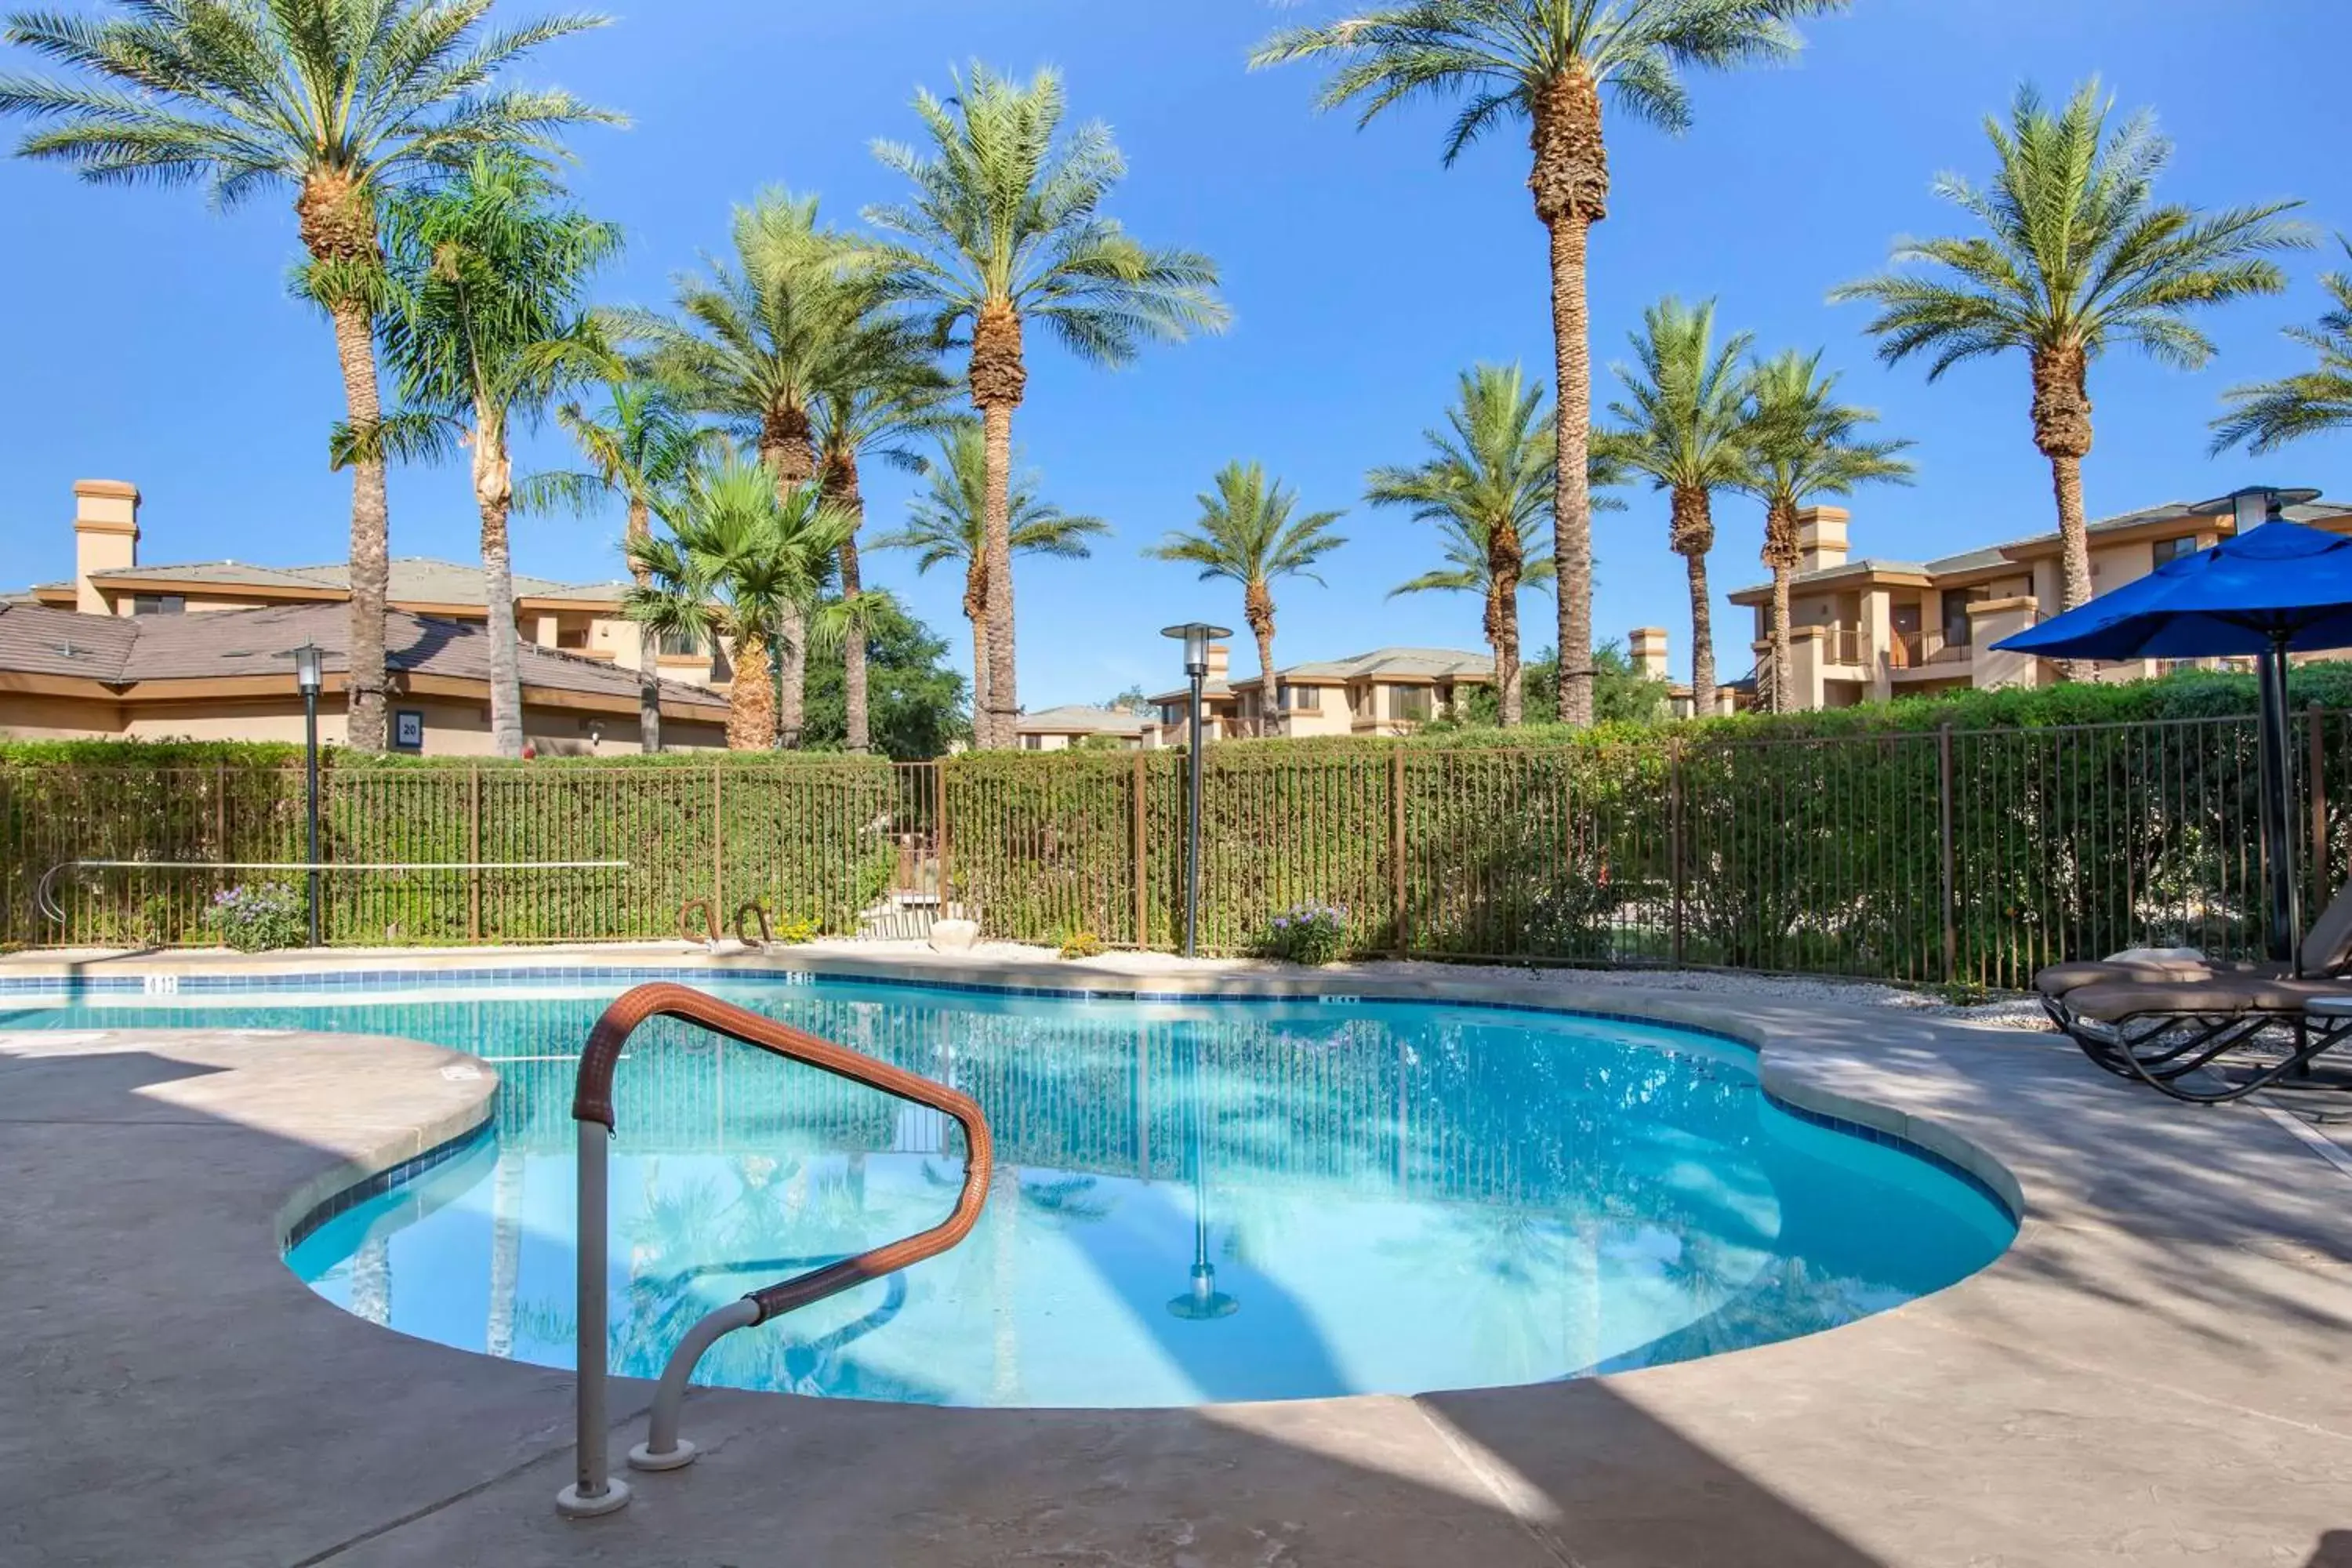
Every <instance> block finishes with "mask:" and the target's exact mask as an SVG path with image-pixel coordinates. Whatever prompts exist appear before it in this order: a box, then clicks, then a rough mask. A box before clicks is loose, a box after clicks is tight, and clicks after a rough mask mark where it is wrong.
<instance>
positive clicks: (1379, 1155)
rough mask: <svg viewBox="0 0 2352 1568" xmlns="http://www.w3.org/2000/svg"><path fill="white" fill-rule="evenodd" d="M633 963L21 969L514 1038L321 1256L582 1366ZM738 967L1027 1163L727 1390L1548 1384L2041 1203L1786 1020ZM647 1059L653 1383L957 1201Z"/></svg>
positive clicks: (1964, 1268)
mask: <svg viewBox="0 0 2352 1568" xmlns="http://www.w3.org/2000/svg"><path fill="white" fill-rule="evenodd" d="M623 988H624V987H623V984H621V983H619V982H617V981H615V982H613V983H610V984H593V985H572V986H560V985H552V984H530V983H527V982H518V981H517V980H516V979H514V978H512V977H506V978H501V979H499V980H497V981H495V982H490V983H487V984H472V983H466V982H462V981H457V980H454V979H453V980H451V981H450V982H449V983H448V984H446V986H444V988H442V989H439V990H436V991H434V992H430V993H423V992H405V991H403V992H387V993H383V994H372V993H369V992H365V991H353V992H350V993H348V994H301V993H295V992H283V993H281V992H267V993H256V994H234V993H226V994H191V995H186V996H184V997H183V998H181V999H179V1000H176V1001H159V1000H150V999H145V998H140V997H127V998H121V999H120V1000H118V999H116V998H113V997H110V996H96V997H88V998H82V999H78V1000H75V1001H73V1002H71V1003H69V1004H67V1005H15V1003H14V1002H13V1001H12V1000H11V999H7V998H0V1029H17V1028H79V1029H89V1028H138V1027H157V1026H182V1027H216V1028H242V1029H283V1028H325V1029H336V1030H345V1031H360V1032H366V1033H375V1034H391V1035H399V1036H405V1037H412V1038H417V1039H424V1040H429V1041H432V1042H434V1043H436V1044H439V1045H443V1046H447V1047H452V1048H454V1049H457V1050H462V1051H467V1052H470V1053H472V1054H473V1055H476V1056H478V1057H480V1058H484V1059H486V1060H488V1061H489V1062H491V1063H493V1064H495V1065H496V1066H497V1068H498V1070H499V1077H500V1090H499V1100H498V1104H497V1109H496V1115H495V1118H494V1121H493V1123H492V1125H491V1126H490V1128H489V1129H488V1130H486V1131H485V1133H484V1135H483V1136H481V1137H479V1138H478V1139H476V1140H474V1141H472V1142H469V1143H467V1144H465V1145H463V1146H461V1147H458V1148H457V1149H455V1150H453V1151H452V1152H450V1155H449V1157H448V1158H447V1159H446V1160H445V1161H443V1162H442V1163H439V1164H437V1165H436V1166H434V1167H433V1168H432V1169H430V1170H428V1171H425V1173H422V1174H421V1175H418V1176H416V1177H415V1178H413V1179H411V1180H409V1181H408V1182H406V1183H404V1184H401V1185H398V1186H395V1187H393V1188H392V1189H390V1190H389V1191H386V1192H383V1193H382V1194H377V1195H374V1196H373V1197H370V1198H368V1199H367V1200H366V1201H365V1202H363V1203H362V1204H360V1205H358V1206H357V1207H354V1208H351V1209H349V1210H347V1211H345V1212H343V1213H341V1214H338V1215H334V1216H333V1217H331V1218H329V1219H326V1220H325V1221H324V1222H323V1223H321V1224H320V1225H318V1226H316V1228H314V1229H312V1230H310V1232H309V1234H307V1235H305V1236H303V1237H301V1238H300V1239H299V1241H298V1243H297V1244H296V1245H295V1246H294V1247H293V1248H292V1250H291V1251H290V1252H289V1255H288V1259H287V1261H288V1263H289V1266H290V1267H291V1268H293V1269H294V1270H295V1272H296V1273H297V1274H299V1276H300V1277H301V1278H302V1279H305V1280H307V1281H308V1282H309V1283H310V1286H311V1288H312V1289H315V1290H317V1291H318V1292H319V1293H320V1295H321V1296H323V1297H325V1298H326V1299H328V1300H331V1301H333V1302H335V1303H336V1304H338V1305H339V1306H341V1307H343V1308H345V1309H346V1310H351V1311H353V1312H355V1313H358V1314H359V1315H361V1316H362V1317H365V1318H368V1319H370V1320H372V1321H376V1322H379V1323H383V1324H384V1325H386V1326H388V1327H391V1328H393V1329H394V1330H397V1331H402V1332H404V1333H409V1334H415V1335H417V1336H420V1337H423V1338H425V1339H429V1340H434V1341H438V1342H443V1343H446V1344H451V1345H455V1346H458V1347H460V1348H463V1349H467V1350H471V1351H476V1352H486V1353H488V1354H491V1355H496V1356H504V1357H510V1358H513V1359H517V1360H521V1361H527V1362H531V1363H540V1364H545V1365H554V1366H569V1365H570V1364H572V1300H573V1283H572V1269H573V1255H572V1234H573V1201H574V1193H573V1187H572V1180H573V1167H572V1121H571V1119H570V1095H571V1089H572V1073H573V1066H574V1061H575V1059H576V1055H577V1052H578V1049H579V1046H580V1042H581V1039H582V1037H583V1035H584V1033H585V1032H586V1029H587V1026H588V1024H589V1023H590V1021H591V1020H593V1017H594V1016H595V1015H596V1014H597V1013H598V1012H599V1011H600V1010H601V1009H602V1007H603V1005H604V1003H605V1002H606V1001H608V1000H609V999H610V998H611V996H612V995H614V994H617V993H618V992H619V991H620V990H621V989H623ZM709 989H710V990H711V991H713V992H714V993H715V994H719V995H721V996H723V997H725V998H726V999H728V1000H730V1001H733V1002H736V1003H738V1004H740V1005H745V1006H749V1007H751V1008H753V1009H755V1010H757V1011H759V1012H761V1013H765V1014H768V1015H770V1016H774V1017H778V1018H782V1019H784V1020H786V1021H788V1022H790V1023H793V1024H795V1025H797V1026H801V1027H803V1028H805V1029H809V1030H811V1031H813V1032H814V1033H817V1034H820V1035H823V1036H824V1037H828V1038H832V1039H835V1040H839V1041H842V1042H843V1043H845V1044H847V1045H850V1046H854V1047H857V1048H858V1049H861V1050H864V1051H866V1052H869V1053H871V1054H873V1055H875V1056H878V1057H881V1058H885V1059H887V1060H890V1061H893V1062H896V1063H898V1064H899V1065H901V1066H903V1067H907V1068H911V1069H913V1070H915V1071H918V1072H921V1073H923V1074H925V1075H926V1076H929V1077H931V1078H934V1079H940V1081H943V1082H947V1083H950V1084H952V1085H954V1086H956V1087H958V1088H960V1089H963V1090H965V1091H966V1092H967V1093H969V1094H971V1095H972V1096H973V1097H974V1098H975V1099H977V1100H979V1101H980V1103H981V1104H982V1107H983V1109H985V1110H986V1111H987V1112H988V1115H989V1119H990V1122H991V1126H992V1130H993V1132H994V1135H995V1139H996V1143H997V1156H998V1161H999V1169H998V1173H997V1176H996V1180H995V1184H994V1188H993V1190H992V1194H991V1200H990V1204H989V1208H988V1212H987V1213H986V1214H985V1215H983V1216H982V1220H981V1223H980V1226H979V1228H978V1229H977V1230H976V1231H975V1232H974V1233H973V1235H972V1236H971V1238H970V1239H969V1240H967V1241H966V1242H965V1243H964V1245H963V1246H962V1247H959V1248H958V1249H957V1250H955V1251H954V1252H951V1253H950V1254H948V1255H947V1256H945V1257H942V1258H937V1259H934V1260H932V1261H930V1262H928V1263H925V1264H921V1265H919V1266H917V1267H916V1268H912V1269H909V1270H908V1271H907V1272H906V1273H904V1274H902V1275H900V1276H897V1277H894V1278H892V1279H888V1280H884V1281H877V1282H876V1283H873V1284H870V1285H867V1286H865V1287H861V1288H860V1289H857V1290H855V1291H852V1292H850V1293H848V1294H846V1295H844V1296H841V1297H838V1298H835V1300H830V1301H827V1302H824V1303H822V1304H820V1305H819V1306H816V1307H814V1308H812V1309H810V1310H806V1311H803V1312H802V1313H799V1314H795V1315H793V1316H792V1317H790V1318H787V1319H784V1320H782V1321H778V1322H776V1323H772V1324H770V1325H767V1326H765V1327H763V1328H761V1329H757V1330H753V1331H746V1332H742V1333H738V1334H735V1335H732V1336H730V1337H729V1338H728V1339H726V1340H724V1341H722V1342H720V1343H719V1345H718V1347H717V1348H716V1349H715V1350H714V1351H713V1352H712V1353H711V1354H710V1356H709V1357H708V1358H707V1359H706V1360H705V1361H704V1362H703V1363H702V1366H701V1369H700V1372H699V1373H698V1381H701V1382H706V1383H715V1384H728V1385H732V1386H738V1387H747V1388H761V1389H779V1390H789V1391H793V1392H797V1393H804V1394H824V1395H830V1396H837V1397H851V1398H868V1399H888V1400H901V1401H912V1402H921V1403H933V1404H951V1405H1028V1406H1070V1405H1078V1406H1104V1405H1194V1404H1200V1403H1204V1402H1211V1401H1223V1400H1239V1399H1288V1398H1306V1397H1314V1396H1321V1395H1331V1394H1364V1393H1420V1392H1426V1391H1431V1390H1435V1389H1444V1388H1465V1387H1475V1386H1488V1385H1495V1384H1520V1383H1529V1382H1537V1381H1542V1380H1547V1379H1553V1378H1559V1377H1568V1376H1575V1375H1579V1374H1582V1373H1593V1372H1602V1371H1613V1370H1619V1369H1623V1368H1630V1367H1636V1366H1643V1365H1648V1364H1654V1363H1662V1362H1669V1361H1677V1360H1684V1359H1687V1358H1690V1357H1693V1356H1699V1355H1706V1354H1710V1353H1714V1352H1720V1351H1726V1350H1732V1349H1738V1348H1741V1347H1744V1346H1748V1345H1754V1344H1759V1343H1764V1342H1769V1341H1773V1340H1779V1339H1785V1338H1789V1337H1791V1336H1794V1335H1798V1334H1803V1333H1810V1332H1813V1331H1818V1330H1822V1329H1826V1328H1831V1327H1834V1326H1836V1325H1838V1324H1841V1323H1844V1322H1848V1321H1853V1320H1854V1319H1856V1318H1860V1317H1863V1316H1865V1315H1867V1314H1869V1313H1872V1312H1875V1311H1880V1310H1885V1309H1887V1308H1890V1307H1893V1306H1895V1305H1898V1304H1900V1303H1901V1302H1904V1301H1906V1300H1912V1299H1914V1298H1916V1297H1917V1296H1919V1295H1922V1294H1925V1293H1927V1292H1929V1291H1932V1290H1936V1289H1941V1288H1943V1287H1944V1286H1947V1285H1949V1284H1951V1283H1954V1282H1955V1281H1957V1280H1958V1279H1962V1278H1964V1277H1966V1276H1967V1275H1969V1274H1970V1273H1972V1272H1974V1271H1975V1270H1976V1269H1978V1268H1982V1267H1983V1266H1984V1265H1986V1264H1987V1263H1989V1262H1990V1261H1991V1260H1992V1259H1993V1258H1996V1257H1998V1256H1999V1255H2000V1252H2001V1250H2002V1249H2003V1248H2005V1247H2007V1246H2008V1245H2009V1243H2010V1241H2011V1239H2012V1238H2013V1237H2014V1234H2015V1226H2014V1224H2013V1222H2012V1221H2011V1217H2010V1216H2009V1215H2008V1214H2007V1212H2006V1211H2005V1210H2004V1209H2003V1208H2002V1207H2001V1205H2000V1203H1999V1202H1998V1201H1997V1200H1996V1199H1995V1198H1994V1197H1993V1196H1992V1195H1991V1194H1990V1193H1989V1192H1987V1191H1986V1190H1985V1189H1984V1188H1983V1187H1982V1186H1981V1185H1980V1184H1977V1183H1975V1182H1974V1181H1972V1180H1971V1179H1969V1178H1968V1177H1966V1176H1964V1175H1962V1174H1961V1173H1958V1172H1957V1171H1956V1170H1953V1169H1952V1168H1949V1167H1948V1166H1945V1165H1943V1164H1942V1163H1938V1162H1936V1161H1934V1160H1932V1159H1930V1158H1928V1157H1926V1156H1924V1155H1922V1154H1920V1153H1919V1152H1916V1151H1912V1150H1908V1149H1906V1148H1900V1147H1894V1146H1889V1145H1888V1144H1886V1143H1885V1142H1873V1141H1871V1140H1869V1139H1866V1138H1864V1137H1861V1136H1857V1135H1855V1134H1854V1133H1853V1132H1852V1131H1843V1130H1840V1129H1839V1128H1837V1127H1834V1126H1831V1125H1824V1124H1822V1122H1821V1121H1818V1120H1817V1119H1813V1118H1810V1117H1808V1116H1805V1115H1801V1114H1799V1113H1795V1112H1792V1111H1790V1110H1787V1109H1785V1108H1783V1107H1781V1106H1780V1105H1778V1104H1776V1103H1774V1102H1773V1101H1771V1100H1769V1099H1768V1098H1767V1097H1766V1096H1765V1095H1764V1094H1763V1093H1762V1092H1761V1090H1760V1089H1759V1085H1758V1082H1757V1078H1756V1071H1755V1058H1754V1054H1753V1052H1752V1051H1750V1050H1749V1049H1748V1048H1747V1047H1743V1046H1740V1045H1738V1044H1735V1043H1733V1042H1730V1041H1728V1040H1725V1039H1719V1038H1717V1037H1710V1036H1707V1035H1705V1034H1701V1033H1696V1032H1693V1031H1687V1030H1680V1029H1674V1028H1668V1027H1664V1026H1656V1025H1651V1024H1644V1023H1637V1022H1631V1021H1624V1020H1617V1019H1603V1018H1591V1017H1581V1016H1568V1015H1559V1014H1549V1013H1538V1012H1530V1011H1524V1010H1505V1009H1500V1008H1484V1007H1475V1006H1462V1005H1438V1004H1399V1003H1381V1002H1353V1001H1347V1000H1339V1001H1327V1002H1175V1001H1168V1002H1152V1001H1126V1000H1079V999H1070V998H1060V997H1054V996H1050V995H1041V994H1017V993H1000V994H992V993H985V992H976V991H956V990H946V989H932V988H926V987H919V986H907V985H898V984H866V983H861V982H850V981H837V980H832V979H822V980H817V981H815V982H814V983H808V984H772V983H736V982H720V983H718V984H711V985H709ZM617 1089H618V1099H617V1110H618V1117H617V1121H618V1130H617V1136H616V1139H615V1142H614V1159H613V1170H612V1194H613V1205H612V1206H613V1212H612V1216H611V1255H612V1258H613V1268H612V1275H611V1312H612V1321H613V1324H614V1333H613V1346H612V1354H611V1358H610V1360H611V1364H612V1366H613V1369H614V1371H615V1372H618V1373H624V1374H627V1375H634V1376H648V1377H649V1376H653V1375H655V1374H656V1373H658V1372H659V1370H660V1367H661V1364H662V1362H663V1360H664V1359H665V1358H666V1357H667V1354H668V1352H669V1350H670V1349H671V1347H672V1346H673V1345H674V1344H675V1343H676V1342H677V1338H678V1336H679V1335H680V1334H681V1333H682V1332H683V1331H684V1330H685V1329H686V1327H687V1326H688V1324H690V1323H692V1322H693V1321H695V1320H696V1319H698V1318H699V1317H700V1316H701V1315H702V1314H703V1313H704V1312H706V1311H707V1310H709V1309H711V1308H713V1307H716V1306H718V1305H719V1304H721V1303H723V1302H725V1301H727V1300H731V1299H732V1298H734V1297H736V1296H740V1295H741V1294H742V1293H744V1292H745V1291H746V1290H749V1289H754V1288H756V1287H758V1286H761V1285H765V1284H768V1283H771V1282H772V1281H774V1280H775V1279H780V1278H782V1277H784V1276H786V1275H788V1274H792V1273H796V1272H799V1271H800V1270H801V1269H803V1268H808V1267H812V1266H814V1264H815V1263H817V1262H821V1261H824V1260H827V1259H830V1258H835V1257H839V1256H843V1255H845V1254H848V1253H852V1252H856V1251H858V1250H860V1249H862V1248H864V1247H870V1246H873V1245H876V1244H877V1243H880V1242H885V1241H888V1240H892V1239H895V1238H897V1237H900V1236H904V1235H908V1234H910V1233H912V1232H914V1231H916V1230H919V1229H921V1228H923V1227H925V1226H928V1225H929V1224H932V1223H934V1222H935V1221H936V1220H937V1219H938V1218H940V1216H941V1215H944V1214H945V1212H946V1211H947V1209H948V1208H949V1207H950V1205H951V1204H952V1202H953V1198H954V1193H955V1189H956V1186H957V1184H958V1183H959V1181H960V1179H961V1148H960V1144H959V1141H958V1134H957V1133H956V1131H955V1130H954V1127H953V1124H952V1123H951V1122H949V1121H946V1120H945V1119H944V1118H941V1117H939V1116H937V1115H935V1114H933V1113H930V1112H929V1111H925V1110H919V1109H916V1108H913V1107H909V1106H907V1105H905V1104H904V1103H903V1102H899V1101H896V1100H890V1099H889V1098H887V1096H884V1095H882V1094H880V1093H878V1092H877V1091H873V1090H869V1089H864V1088H863V1087H861V1086H856V1085H850V1084H844V1083H841V1082H839V1081H838V1080H835V1079H831V1078H828V1077H826V1076H824V1074H821V1073H818V1072H816V1071H814V1069H811V1068H803V1067H801V1066H798V1065H796V1064H793V1063H787V1062H783V1061H781V1060H778V1059H776V1058H770V1057H768V1056H766V1055H764V1054H762V1053H760V1052H756V1051H753V1050H751V1049H749V1048H747V1047H741V1046H735V1045H721V1044H720V1043H719V1042H717V1041H715V1040H713V1039H711V1038H710V1037H707V1036H703V1035H700V1034H698V1033H697V1032H695V1031H693V1030H690V1029H688V1028H687V1027H686V1026H680V1025H676V1024H672V1023H668V1022H667V1021H660V1022H656V1023H655V1024H653V1025H650V1026H647V1027H646V1028H645V1029H644V1030H641V1031H640V1032H639V1034H638V1035H637V1037H635V1040H634V1041H633V1043H632V1046H631V1048H630V1050H629V1053H628V1055H627V1056H626V1057H625V1058H624V1061H623V1063H622V1066H621V1068H620V1072H619V1077H618V1083H617ZM1195 1268H1205V1269H1206V1270H1208V1271H1209V1273H1210V1275H1211V1277H1212V1285H1211V1289H1213V1293H1214V1296H1215V1298H1216V1299H1217V1302H1218V1307H1217V1310H1215V1311H1213V1312H1212V1313H1209V1314H1202V1312H1200V1311H1199V1310H1197V1309H1196V1308H1194V1307H1192V1305H1191V1303H1192V1302H1194V1301H1196V1300H1198V1294H1197V1292H1195V1290H1194V1289H1193V1288H1192V1278H1193V1271H1194V1269H1195Z"/></svg>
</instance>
